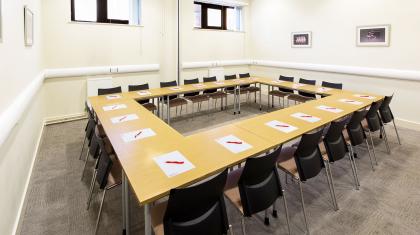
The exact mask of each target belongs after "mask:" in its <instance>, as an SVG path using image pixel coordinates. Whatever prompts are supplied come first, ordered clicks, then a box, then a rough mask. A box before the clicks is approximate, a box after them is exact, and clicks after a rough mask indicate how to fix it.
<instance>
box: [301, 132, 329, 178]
mask: <svg viewBox="0 0 420 235" xmlns="http://www.w3.org/2000/svg"><path fill="white" fill-rule="evenodd" d="M322 133H323V129H322V130H318V131H317V132H314V133H310V134H304V135H302V138H301V140H300V143H299V145H298V147H297V149H296V152H295V155H294V157H295V161H296V166H297V169H298V173H299V178H300V180H301V181H306V180H307V179H310V178H312V177H315V176H317V175H318V174H319V172H320V171H321V170H322V168H323V167H324V162H323V160H322V156H321V151H320V150H319V142H320V140H321V137H322Z"/></svg>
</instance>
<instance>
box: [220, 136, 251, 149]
mask: <svg viewBox="0 0 420 235" xmlns="http://www.w3.org/2000/svg"><path fill="white" fill-rule="evenodd" d="M216 142H217V143H219V144H220V145H222V146H223V147H225V148H227V149H228V150H229V151H231V152H232V153H240V152H243V151H246V150H248V149H250V148H252V146H251V145H250V144H248V143H246V142H244V141H242V140H241V139H239V138H238V137H236V136H234V135H228V136H225V137H222V138H219V139H216Z"/></svg>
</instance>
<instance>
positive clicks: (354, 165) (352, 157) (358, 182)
mask: <svg viewBox="0 0 420 235" xmlns="http://www.w3.org/2000/svg"><path fill="white" fill-rule="evenodd" d="M349 149H350V154H349V155H350V160H351V161H352V164H353V167H354V176H355V177H356V182H357V186H358V187H356V189H357V190H358V189H359V187H360V181H359V176H358V174H357V166H356V160H355V159H354V149H353V146H351V145H349Z"/></svg>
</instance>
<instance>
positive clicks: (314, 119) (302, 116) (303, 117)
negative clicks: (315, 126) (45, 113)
mask: <svg viewBox="0 0 420 235" xmlns="http://www.w3.org/2000/svg"><path fill="white" fill-rule="evenodd" d="M291 116H292V117H295V118H297V119H300V120H303V121H307V122H310V123H314V122H318V121H320V120H321V118H319V117H314V116H312V115H309V114H305V113H294V114H292V115H291Z"/></svg>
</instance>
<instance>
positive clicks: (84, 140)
mask: <svg viewBox="0 0 420 235" xmlns="http://www.w3.org/2000/svg"><path fill="white" fill-rule="evenodd" d="M86 139H87V136H86V135H85V138H84V139H83V144H82V151H81V152H80V156H79V160H81V159H82V155H83V150H85V144H86Z"/></svg>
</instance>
